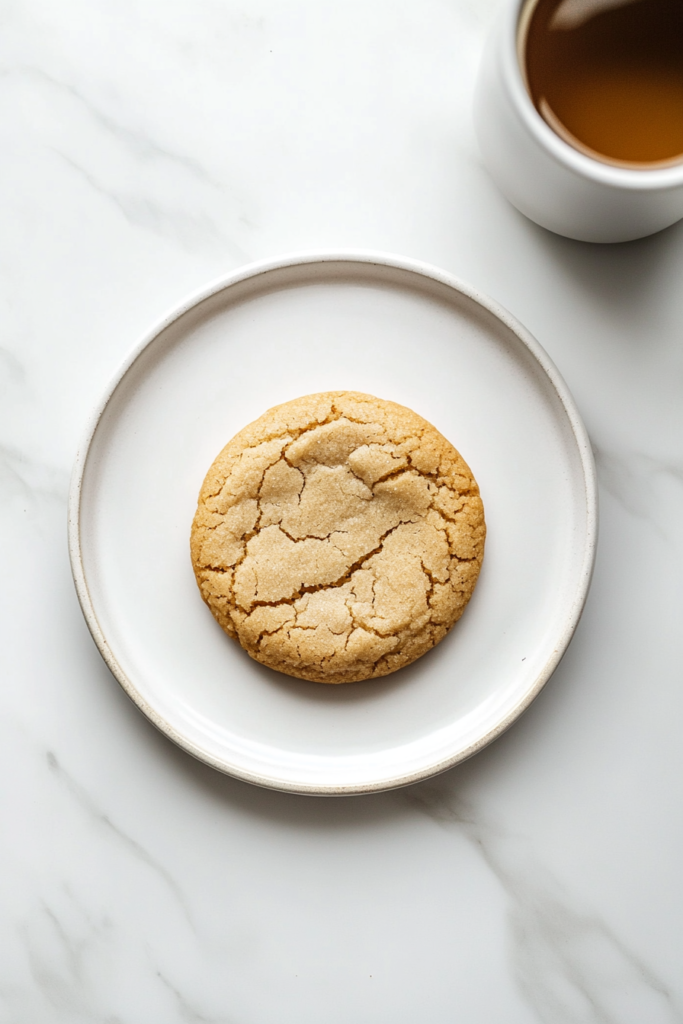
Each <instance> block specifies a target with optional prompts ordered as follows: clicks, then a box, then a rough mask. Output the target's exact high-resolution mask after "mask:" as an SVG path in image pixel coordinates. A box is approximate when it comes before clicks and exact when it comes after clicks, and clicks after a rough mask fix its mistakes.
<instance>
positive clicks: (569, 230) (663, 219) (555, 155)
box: [474, 0, 683, 242]
mask: <svg viewBox="0 0 683 1024" xmlns="http://www.w3.org/2000/svg"><path fill="white" fill-rule="evenodd" d="M524 3H525V0H506V3H505V6H504V9H503V11H502V12H501V15H500V16H499V18H498V21H497V23H496V25H495V27H494V30H493V32H492V34H491V37H490V39H489V41H488V44H487V46H486V49H485V51H484V56H483V60H482V64H481V68H480V71H479V80H478V83H477V89H476V93H475V106H474V116H475V127H476V131H477V135H478V138H479V145H480V147H481V151H482V155H483V157H484V162H485V164H486V166H487V167H488V169H489V171H490V173H491V175H492V177H493V179H494V181H495V182H496V184H497V185H498V187H499V188H500V190H501V191H502V192H503V194H504V195H505V196H507V198H508V199H509V200H510V202H511V203H512V204H513V205H514V206H516V207H517V209H518V210H520V211H521V212H522V213H524V214H526V216H527V217H529V218H531V220H533V221H535V222H536V223H537V224H541V225H542V226H543V227H544V228H549V229H550V230H551V231H555V232H557V234H560V235H566V236H567V237H568V238H578V239H580V240H582V241H585V242H626V241H629V240H630V239H633V238H642V237H643V236H644V235H651V234H653V233H654V232H655V231H661V230H662V228H666V227H668V226H669V225H670V224H673V223H675V221H677V220H680V219H681V218H682V217H683V163H676V164H670V165H668V166H666V167H654V168H650V169H647V168H644V169H640V168H631V167H620V166H617V165H612V164H609V163H603V162H602V161H600V160H597V159H593V158H592V157H590V156H588V155H586V154H585V153H582V152H580V151H579V150H578V149H574V148H573V146H571V145H569V143H567V142H565V141H564V140H563V139H561V138H560V137H559V135H556V134H555V132H554V131H553V130H552V128H551V127H550V126H549V125H548V124H546V122H545V121H544V120H543V118H542V117H541V115H540V114H539V113H538V111H537V110H536V108H535V107H534V105H533V103H532V101H531V97H530V96H529V93H528V92H527V89H526V85H525V82H524V78H523V74H522V69H521V67H520V63H519V60H520V58H519V56H518V45H517V38H518V31H519V19H520V13H521V11H522V7H523V6H524Z"/></svg>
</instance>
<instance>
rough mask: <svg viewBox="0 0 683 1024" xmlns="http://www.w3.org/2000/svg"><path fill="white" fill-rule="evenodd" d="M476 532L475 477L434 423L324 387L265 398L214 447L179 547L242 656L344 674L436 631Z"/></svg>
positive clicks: (326, 679) (406, 656)
mask: <svg viewBox="0 0 683 1024" xmlns="http://www.w3.org/2000/svg"><path fill="white" fill-rule="evenodd" d="M485 535H486V527H485V524H484V508H483V505H482V501H481V498H480V496H479V488H478V486H477V484H476V481H475V480H474V477H473V476H472V473H471V471H470V469H469V467H468V466H467V464H466V463H465V462H464V460H463V459H462V458H461V456H460V455H459V454H458V452H457V451H456V450H455V448H454V447H453V445H452V444H450V442H449V441H447V440H446V438H445V437H443V436H442V435H441V434H440V433H439V432H438V431H437V430H436V428H435V427H433V426H432V425H431V424H430V423H428V422H427V421H426V420H424V419H422V417H421V416H418V415H417V414H416V413H414V412H412V411H411V410H410V409H407V408H405V407H404V406H401V405H396V404H395V403H394V402H387V401H383V400H382V399H379V398H373V397H372V396H371V395H364V394H360V393H358V392H353V391H332V392H326V393H323V394H317V395H307V396H306V397H304V398H298V399H295V400H294V401H292V402H287V403H285V404H284V405H278V406H276V407H275V408H273V409H270V410H268V412H266V413H264V415H263V416H261V417H260V418H259V419H258V420H256V421H255V422H254V423H251V424H250V425H249V426H247V427H245V428H244V429H243V430H241V431H240V432H239V434H237V435H236V436H235V437H234V438H233V439H232V440H231V441H230V442H229V443H228V444H227V445H226V446H225V448H224V449H223V450H222V452H221V453H220V454H219V455H218V457H217V458H216V460H215V461H214V463H213V465H212V466H211V468H210V469H209V472H208V474H207V476H206V479H205V480H204V484H203V486H202V489H201V492H200V495H199V503H198V506H197V512H196V515H195V518H194V522H193V524H192V536H191V554H192V564H193V566H194V571H195V576H196V578H197V583H198V585H199V589H200V591H201V594H202V597H203V598H204V600H205V601H206V603H207V604H208V606H209V608H210V609H211V611H212V613H213V615H214V616H215V618H216V619H217V621H218V622H219V623H220V625H221V626H222V627H223V629H224V630H225V632H226V633H228V634H229V635H230V636H231V637H232V638H233V639H234V640H237V641H238V643H240V644H241V646H242V647H243V648H244V649H245V650H246V651H247V652H248V654H250V655H251V657H252V658H254V659H255V660H256V661H258V662H260V663H261V664H263V665H267V666H268V667H269V668H273V669H276V670H278V671H280V672H284V673H286V674H287V675H291V676H297V677H299V678H301V679H308V680H312V681H314V682H319V683H347V682H358V681H360V680H362V679H370V678H374V677H378V676H384V675H388V674H389V673H390V672H395V671H396V670H397V669H399V668H402V667H403V666H404V665H408V664H410V662H412V661H415V659H416V658H419V657H420V656H421V655H422V654H425V653H426V652H427V651H428V650H430V648H432V647H433V646H434V645H435V644H437V643H438V642H439V641H440V640H441V639H443V637H444V636H445V635H446V633H447V632H448V631H449V629H450V628H451V626H453V624H454V623H455V622H457V620H458V619H459V618H460V616H461V615H462V613H463V611H464V609H465V606H466V604H467V602H468V601H469V599H470V597H471V595H472V592H473V590H474V587H475V584H476V582H477V577H478V575H479V569H480V567H481V561H482V558H483V554H484V539H485Z"/></svg>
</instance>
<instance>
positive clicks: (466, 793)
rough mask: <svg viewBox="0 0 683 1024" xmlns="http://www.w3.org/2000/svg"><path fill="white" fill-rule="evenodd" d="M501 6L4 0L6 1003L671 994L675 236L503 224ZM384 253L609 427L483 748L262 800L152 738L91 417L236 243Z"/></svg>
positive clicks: (232, 261) (104, 1023) (661, 1006)
mask: <svg viewBox="0 0 683 1024" xmlns="http://www.w3.org/2000/svg"><path fill="white" fill-rule="evenodd" d="M493 14H494V7H493V5H492V4H490V3H489V0H476V2H475V0H423V2H422V3H419V4H418V3H415V2H413V0H365V2H362V3H361V2H360V0H346V2H344V3H341V4H340V3H333V2H331V0H277V2H276V0H250V2H249V3H247V2H245V0H196V2H194V3H190V2H189V0H169V2H166V3H162V2H161V0H120V2H119V3H116V4H114V3H110V2H109V3H108V2H105V0H90V2H87V3H86V2H85V0H64V2H62V3H60V4H49V3H47V2H46V0H21V2H19V0H7V2H5V3H4V4H3V5H2V12H1V16H0V25H1V26H2V31H1V32H0V131H1V132H2V149H1V152H2V159H1V160H0V182H1V186H0V204H1V207H2V213H1V215H0V223H1V224H2V231H1V232H0V282H1V301H2V307H1V308H2V314H1V315H2V321H1V322H2V336H1V339H0V344H1V346H2V347H1V348H0V381H1V388H2V403H1V404H0V424H1V434H0V445H1V448H0V488H1V491H0V494H1V497H2V502H1V515H2V533H1V543H2V558H3V561H2V566H3V568H2V575H1V582H2V600H3V604H2V608H3V619H2V626H3V634H2V635H3V640H2V645H1V648H0V652H1V657H2V665H3V671H2V679H3V687H2V716H1V719H0V726H1V729H2V739H1V741H0V757H1V758H2V794H3V795H2V835H3V840H2V845H1V848H0V849H1V854H0V855H1V869H0V892H1V894H2V915H1V916H0V949H2V956H1V957H0V1020H1V1021H2V1022H3V1024H52V1022H55V1024H62V1022H64V1024H81V1022H91V1021H92V1022H98V1024H100V1022H101V1024H140V1022H144V1024H181V1022H185V1021H197V1022H212V1024H218V1022H221V1024H349V1022H354V1024H386V1022H391V1024H414V1022H420V1024H423V1022H424V1024H454V1022H456V1021H457V1022H463V1024H498V1022H501V1024H502V1022H504V1024H535V1022H538V1021H541V1022H544V1024H668V1022H674V1021H683V972H682V971H681V949H682V948H683V913H682V911H683V886H682V884H681V863H683V814H682V813H681V807H682V805H683V743H682V742H681V729H682V726H681V722H682V719H683V685H682V683H683V671H682V665H683V639H682V637H683V633H682V631H681V629H680V619H681V612H680V609H681V597H682V596H683V595H682V592H681V591H682V587H681V559H682V556H683V550H682V548H683V540H682V535H681V526H680V524H681V522H682V521H683V454H682V452H681V439H682V438H683V424H682V423H681V419H682V416H683V337H682V334H683V288H681V285H680V279H681V268H682V266H683V225H678V226H675V227H674V228H672V229H670V230H668V231H666V232H664V233H662V234H660V235H658V236H655V237H652V238H649V239H645V240H643V241H640V242H635V243H630V244H626V245H617V246H611V247H609V246H608V247H598V246H590V245H587V244H580V243H576V242H570V241H567V240H564V239H561V238H558V237H555V236H552V235H550V234H548V233H547V232H545V231H543V230H541V229H540V228H537V227H535V226H534V225H532V224H530V223H529V222H527V221H526V220H525V219H524V218H523V217H521V216H520V215H519V214H518V213H517V212H516V211H515V210H513V209H512V208H511V207H510V206H508V204H507V203H506V202H505V201H504V200H503V199H502V198H501V196H500V195H499V194H498V193H497V192H496V190H495V188H494V187H493V185H492V183H491V181H490V179H489V178H488V176H487V174H486V172H485V170H484V169H483V168H482V166H481V163H480V159H479V155H478V152H477V148H476V144H475V141H474V137H473V131H472V126H471V119H470V106H471V94H472V88H473V82H474V78H475V74H476V67H477V61H478V58H479V54H480V50H481V46H482V43H483V39H484V36H485V33H486V31H487V28H488V25H489V24H490V21H491V18H492V17H493ZM309 247H324V248H340V247H359V248H360V247H362V248H374V249H381V250H386V251H389V252H396V253H400V254H402V255H406V256H413V257H417V258H419V259H423V260H426V261H428V262H431V263H434V264H437V265H439V266H442V267H444V268H446V269H447V270H450V271H452V272H454V273H455V274H457V275H459V276H460V277H462V278H463V279H465V280H467V281H469V282H470V283H472V284H473V285H475V286H476V287H478V288H480V289H481V290H483V291H485V292H488V293H489V294H490V295H492V296H493V297H495V298H496V299H498V300H499V301H500V302H501V303H502V304H503V305H505V306H507V308H508V309H510V310H511V311H512V312H513V313H514V314H515V315H516V316H517V317H518V318H519V319H520V320H521V321H522V322H523V323H524V324H525V325H526V326H527V327H528V328H529V329H530V330H531V331H532V332H533V333H534V334H535V335H536V337H537V338H538V339H539V341H540V342H541V344H542V345H543V346H545V348H546V349H547V350H548V352H549V353H550V355H551V356H552V358H553V359H554V360H555V361H556V363H557V364H558V366H559V368H560V370H561V371H562V373H563V374H564V376H565V378H566V380H567V382H568V384H569V386H570V388H571V389H572V391H573V393H574V396H575V398H576V400H577V402H578V405H579V408H580V410H581V412H582V414H583V416H584V419H585V422H586V424H587V426H588V429H589V432H590V434H591V437H592V439H593V441H594V444H595V451H596V455H597V459H598V466H599V472H600V479H601V538H600V545H599V551H598V559H597V566H596V572H595V577H594V583H593V588H592V591H591V594H590V597H589V600H588V604H587V607H586V611H585V614H584V617H583V619H582V621H581V623H580V626H579V629H578V631H577V633H576V636H575V639H574V641H573V643H572V645H571V647H570V649H569V652H568V654H567V655H566V657H565V659H564V661H563V662H562V664H561V666H560V668H559V670H558V671H557V672H556V674H555V676H554V677H553V679H552V680H551V682H550V683H549V684H548V686H547V687H546V689H545V690H544V691H543V693H542V694H541V696H540V697H539V698H538V699H537V701H536V702H535V704H534V705H533V706H532V708H531V709H530V710H529V711H528V712H527V713H526V714H525V715H524V716H523V718H522V719H521V720H520V721H519V722H518V723H517V724H516V725H515V726H514V727H513V728H512V729H511V730H510V731H509V732H508V733H507V734H506V735H505V736H504V737H503V738H502V739H500V740H498V741H497V742H496V743H495V744H494V745H493V746H491V747H490V748H489V749H488V750H486V751H485V752H484V753H483V754H480V755H479V756H478V757H476V758H475V759H473V760H471V761H470V762H468V763H467V764H465V765H464V766H461V767H459V768H456V769H454V770H452V771H450V772H449V773H447V774H445V775H443V776H441V777H439V778H438V779H435V780H434V781H432V782H429V783H425V784H421V785H419V786H416V787H413V788H409V789H406V790H401V791H398V792H394V793H388V794H384V795H379V796H373V797H363V798H359V797H355V798H348V799H340V800H329V799H328V800H326V799H312V798H302V797H295V796H286V795H283V794H278V793H273V792H268V791H265V790H259V789H256V788H253V787H250V786H248V785H245V784H242V783H239V782H236V781H234V780H232V779H230V778H227V777H223V776H221V775H219V774H218V773H216V772H214V771H213V770H211V769H210V768H207V767H205V766H204V765H202V764H200V763H198V762H195V761H193V760H192V759H191V758H190V757H189V756H187V755H185V754H184V753H182V752H181V751H180V750H178V749H176V748H175V747H174V746H172V744H171V743H170V742H168V741H167V740H166V739H164V738H163V737H162V736H161V735H159V734H158V733H157V732H155V730H154V729H153V728H152V726H151V725H149V724H148V723H147V721H146V720H145V719H144V718H143V717H142V716H141V715H140V713H139V712H138V711H137V710H136V709H135V708H134V707H133V705H132V704H131V703H130V702H129V701H128V699H127V698H126V697H125V695H124V693H123V692H122V690H121V689H120V688H119V686H118V684H117V683H116V682H115V681H114V679H113V677H112V676H111V675H110V674H109V672H108V671H107V669H106V668H105V666H104V664H103V663H102V661H101V660H100V657H99V654H98V653H97V650H96V649H95V646H94V644H93V642H92V641H91V639H90V636H89V634H88V631H87V629H86V626H85V624H84V621H83V618H82V616H81V613H80V610H79V607H78V603H77V600H76V596H75V593H74V589H73V584H72V581H71V577H70V572H69V564H68V558H67V550H66V526H65V519H66V495H67V487H68V480H69V473H70V468H71V464H72V461H73V457H74V453H75V450H76V446H77V443H78V441H79V438H80V435H81V432H82V430H83V427H84V423H85V420H86V418H87V415H88V413H89V411H90V409H91V407H92V405H93V404H94V402H95V401H96V400H97V399H98V397H99V395H100V393H101V391H102V389H103V388H104V386H105V384H106V382H107V380H108V379H109V377H110V376H111V374H112V373H113V372H114V370H115V369H116V367H117V366H118V364H119V362H120V361H121V360H122V358H123V356H124V355H125V354H126V352H127V351H128V350H129V349H130V348H131V347H132V345H133V344H134V342H135V341H136V340H137V339H138V337H139V336H141V335H142V334H143V332H144V331H146V329H147V328H148V327H149V326H150V325H151V324H152V323H153V322H154V321H155V320H157V319H158V318H159V317H160V316H161V315H162V314H163V313H164V312H166V311H167V310H168V309H170V308H172V307H173V306H175V305H176V304H177V303H178V301H179V300H180V299H181V298H183V297H184V296H185V295H186V294H188V293H190V292H191V291H192V290H193V289H195V288H197V287H199V286H200V285H202V284H203V283H205V282H206V281H207V280H209V279H211V278H212V277H216V276H218V275H220V274H222V273H224V272H226V271H228V270H230V269H231V268H233V267H236V266H238V265H240V264H242V263H245V262H248V261H250V260H252V259H257V258H260V257H265V256H271V255H276V254H278V253H281V252H287V251H291V250H297V249H302V248H309Z"/></svg>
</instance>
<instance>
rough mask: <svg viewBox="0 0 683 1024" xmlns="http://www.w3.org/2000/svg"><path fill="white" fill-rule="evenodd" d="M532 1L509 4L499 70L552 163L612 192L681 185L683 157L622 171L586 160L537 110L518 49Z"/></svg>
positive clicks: (521, 115) (623, 168)
mask: <svg viewBox="0 0 683 1024" xmlns="http://www.w3.org/2000/svg"><path fill="white" fill-rule="evenodd" d="M530 2H533V0H512V2H510V0H508V4H507V11H506V17H505V18H504V29H505V30H504V35H503V44H504V49H503V53H502V58H503V59H502V63H501V68H502V71H503V73H504V75H505V77H506V79H507V85H508V89H509V92H510V96H511V98H512V101H513V103H514V104H515V106H516V108H517V112H518V114H519V116H520V117H521V118H522V120H523V122H524V124H525V125H526V127H527V129H528V130H529V132H530V133H531V134H532V136H533V137H534V138H535V139H536V141H537V142H538V144H539V145H540V146H541V147H542V148H543V149H544V150H545V151H546V152H547V153H549V155H550V156H552V157H554V159H555V160H556V161H557V162H558V163H561V164H563V165H564V166H565V167H568V168H569V169H570V170H572V171H573V172H574V173H575V174H578V175H579V176H581V177H584V178H590V179H592V180H593V181H596V182H600V183H602V184H607V185H611V186H613V187H615V188H621V189H625V190H634V191H655V190H667V189H670V188H671V189H673V188H678V187H680V185H681V184H683V157H681V160H680V161H679V162H677V163H675V164H668V165H666V166H659V167H643V168H639V167H625V166H621V165H619V164H612V163H607V162H606V161H602V160H599V159H597V158H594V157H591V156H589V155H588V154H587V153H582V152H581V151H580V150H578V149H575V148H574V147H573V146H572V145H570V143H568V142H565V140H564V139H562V138H561V137H560V136H559V135H557V134H556V133H555V132H554V131H553V129H552V128H551V127H550V125H549V124H547V123H546V121H544V119H543V118H542V117H541V115H540V113H539V112H538V110H537V109H536V107H535V106H534V104H533V101H532V99H531V96H530V95H529V92H528V90H527V87H526V84H525V81H524V74H523V70H522V67H521V63H520V53H519V47H518V32H519V25H520V20H521V16H522V12H523V9H524V7H525V6H526V5H527V4H529V3H530Z"/></svg>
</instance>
